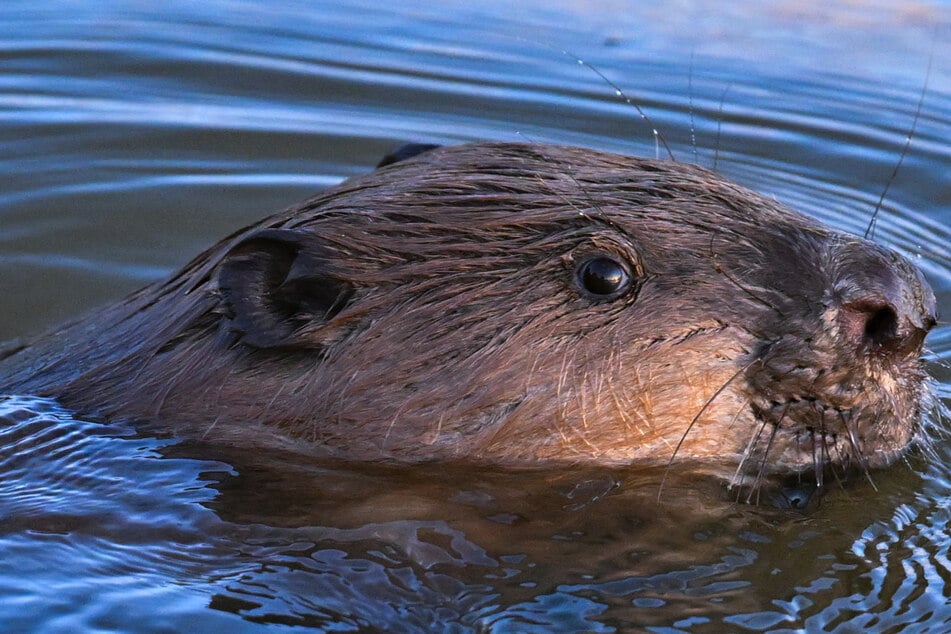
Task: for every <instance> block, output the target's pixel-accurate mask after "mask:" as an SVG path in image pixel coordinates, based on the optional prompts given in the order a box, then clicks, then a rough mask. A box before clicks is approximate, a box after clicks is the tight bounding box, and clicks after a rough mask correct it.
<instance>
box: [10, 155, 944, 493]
mask: <svg viewBox="0 0 951 634" xmlns="http://www.w3.org/2000/svg"><path fill="white" fill-rule="evenodd" d="M599 254H601V255H610V256H611V257H613V258H616V259H621V260H623V261H624V262H626V263H627V264H628V266H629V271H630V273H631V274H632V276H633V279H634V285H633V287H632V289H631V290H630V291H629V292H627V293H625V294H623V295H621V296H620V297H618V298H616V299H613V300H602V301H598V300H597V299H592V298H591V297H590V296H587V295H586V294H585V293H584V292H583V291H582V290H581V289H580V288H579V284H578V281H577V277H576V275H575V268H576V266H577V265H578V264H579V263H580V262H583V261H584V260H585V259H586V258H588V257H591V256H594V255H599ZM249 280H250V281H249ZM259 293H260V294H264V295H265V296H266V297H267V300H266V301H262V300H261V298H260V297H259V296H256V294H259ZM934 306H935V304H934V297H933V295H932V293H931V291H930V289H929V288H928V287H927V284H926V283H925V282H924V280H923V279H922V277H921V275H920V273H919V272H918V271H917V270H916V269H915V268H914V267H913V266H911V265H910V264H909V263H908V262H907V261H906V260H904V259H903V258H901V257H900V256H898V255H896V254H894V253H892V252H890V251H888V250H886V249H883V248H882V247H879V246H876V245H874V244H872V243H870V242H866V241H864V240H861V239H859V238H856V237H853V236H848V235H844V234H841V233H837V232H833V231H831V230H830V229H828V228H826V227H824V226H822V225H820V224H818V223H817V222H815V221H813V220H811V219H809V218H806V217H804V216H802V215H800V214H798V213H796V212H793V211H791V210H788V209H786V208H784V207H782V206H781V205H779V204H777V203H776V202H775V201H773V200H770V199H768V198H765V197H763V196H760V195H758V194H756V193H754V192H752V191H749V190H747V189H744V188H742V187H739V186H737V185H734V184H732V183H730V182H728V181H725V180H724V179H722V178H721V177H719V176H718V175H716V174H714V173H712V172H709V171H707V170H704V169H701V168H698V167H693V166H689V165H685V164H679V163H674V162H672V161H656V160H645V159H637V158H630V157H625V156H619V155H615V154H607V153H601V152H595V151H591V150H585V149H579V148H569V147H556V146H541V145H533V144H479V145H469V146H458V147H450V148H442V149H438V150H433V151H429V152H425V153H423V154H421V155H419V156H417V157H415V158H411V159H409V160H405V161H401V162H399V163H396V164H395V165H391V166H388V167H384V168H382V169H379V170H377V171H375V172H373V173H370V174H367V175H365V176H362V177H359V178H355V179H352V180H349V181H346V182H344V183H342V184H340V185H339V186H336V187H333V188H331V189H329V190H327V191H325V192H324V193H322V194H320V195H319V196H317V197H315V198H313V199H310V200H308V201H306V202H304V203H301V204H300V205H297V206H295V207H292V208H290V209H289V210H287V211H285V212H283V213H280V214H277V215H275V216H273V217H270V218H268V219H266V220H264V221H262V222H261V223H259V224H257V225H255V226H252V227H249V228H247V229H244V230H242V231H239V232H237V233H236V234H234V235H232V236H230V237H229V238H227V239H225V240H224V241H222V242H221V243H219V244H218V245H215V246H214V247H212V248H211V249H209V250H208V251H206V252H205V253H203V254H201V255H200V256H198V257H197V258H195V259H194V260H193V261H192V262H191V263H189V264H188V265H187V266H186V267H185V268H183V269H182V270H181V271H180V272H179V273H178V274H176V275H175V276H173V277H172V278H171V279H170V280H167V281H164V282H161V283H157V284H153V285H151V286H149V287H146V288H144V289H142V290H141V291H139V292H137V293H135V294H134V295H132V296H130V297H129V298H127V299H126V300H124V301H122V302H120V303H118V304H116V305H114V306H112V307H109V308H107V309H105V310H103V311H102V312H99V313H96V314H93V315H92V316H90V317H87V318H85V319H82V320H79V321H77V322H75V323H73V324H71V325H68V326H65V327H63V328H61V329H59V330H57V331H54V332H51V333H49V334H47V335H44V336H42V337H40V338H38V339H37V340H35V341H33V342H30V344H29V345H28V346H26V347H25V348H24V349H22V350H20V351H18V352H13V351H11V352H8V353H7V355H8V357H7V358H6V360H3V361H0V376H2V379H0V388H2V389H3V390H4V391H7V392H10V391H12V392H31V393H40V394H46V395H52V396H56V397H59V398H60V399H61V400H62V401H63V402H64V403H65V404H67V405H69V406H71V407H74V408H76V409H77V410H79V411H81V412H84V413H93V414H98V415H101V416H104V417H106V418H116V417H121V418H127V419H132V420H136V421H141V422H144V423H151V424H153V425H155V426H157V427H159V428H162V429H168V430H170V431H172V432H173V433H177V434H182V435H187V436H192V437H203V438H206V439H211V440H218V441H221V442H229V443H236V444H242V445H249V446H254V445H257V444H260V445H274V444H285V445H288V446H293V447H295V448H296V449H298V450H305V451H313V452H316V453H320V454H328V455H332V456H340V457H345V458H354V459H361V460H377V459H393V460H399V461H421V460H455V459H462V460H475V461H484V462H491V463H507V464H526V463H538V462H548V461H566V462H600V463H631V462H638V461H645V462H654V463H664V462H667V461H669V460H671V459H674V458H677V459H694V458H696V459H702V460H708V461H711V462H714V461H715V462H721V461H722V462H724V463H727V464H729V465H732V466H731V467H729V468H730V469H734V468H735V469H737V473H739V474H743V473H746V474H752V475H754V476H755V477H760V476H762V475H763V473H765V472H787V471H796V470H810V471H811V470H813V467H814V464H815V463H818V464H819V465H820V466H821V465H825V464H829V463H837V464H849V463H851V464H861V466H862V467H863V468H866V467H869V466H878V465H881V464H886V463H888V462H890V461H892V460H893V459H894V458H895V457H896V456H897V455H899V454H900V452H902V451H903V450H904V449H905V448H906V447H907V446H908V444H909V443H910V442H911V441H912V440H913V438H914V437H915V435H916V434H917V433H918V431H919V426H920V419H921V406H920V403H921V398H922V394H923V381H924V379H925V375H924V372H923V370H922V366H921V361H920V354H921V345H922V341H923V339H924V335H925V333H926V332H927V330H928V329H929V328H930V327H931V325H932V324H933V323H934V319H935V316H934V310H935V308H934ZM889 311H891V314H892V315H893V316H894V319H893V320H892V321H891V322H888V317H889ZM882 315H884V317H881V316H882ZM879 318H882V319H885V321H886V322H888V323H885V324H884V326H882V327H881V328H880V329H879V330H874V329H871V325H873V324H874V325H876V326H877V325H878V323H877V322H874V320H875V319H879Z"/></svg>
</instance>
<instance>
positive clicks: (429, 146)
mask: <svg viewBox="0 0 951 634" xmlns="http://www.w3.org/2000/svg"><path fill="white" fill-rule="evenodd" d="M438 147H441V146H439V145H435V144H433V143H406V144H405V145H401V146H399V147H398V148H396V149H395V150H393V151H392V152H390V153H389V154H387V155H386V156H384V157H383V158H381V159H380V162H379V163H377V164H376V166H377V168H380V167H386V166H387V165H392V164H393V163H399V162H400V161H405V160H406V159H410V158H413V157H414V156H418V155H419V154H422V153H423V152H428V151H430V150H435V149H436V148H438Z"/></svg>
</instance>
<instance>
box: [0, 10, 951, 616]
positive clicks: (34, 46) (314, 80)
mask: <svg viewBox="0 0 951 634" xmlns="http://www.w3.org/2000/svg"><path fill="white" fill-rule="evenodd" d="M639 4H643V3H611V2H608V3H600V4H599V5H598V7H597V8H596V9H592V8H589V7H588V6H587V5H585V4H583V3H572V2H544V3H542V2H523V3H517V4H516V3H511V2H507V3H501V2H499V3H494V2H487V3H471V2H468V3H462V2H451V1H450V2H444V3H440V4H439V5H438V7H437V5H431V4H430V3H423V2H419V3H412V2H410V3H398V4H394V5H393V6H385V7H380V6H378V5H377V4H376V3H366V4H364V3H361V2H358V1H354V2H337V3H332V4H330V3H319V2H306V3H305V2H293V1H287V0H284V1H278V2H271V3H259V4H257V3H248V2H238V1H236V0H235V1H219V2H214V1H212V2H203V3H189V2H165V3H161V4H156V3H143V2H134V1H132V0H127V1H125V2H97V3H72V2H66V1H65V0H53V1H51V2H44V3H26V2H6V3H4V4H3V6H2V7H0V68H2V70H3V72H2V74H0V183H2V186H0V296H2V297H3V298H4V301H3V308H2V310H0V340H3V339H8V338H13V337H18V336H23V335H27V334H29V333H31V332H35V331H37V330H40V329H42V328H43V327H47V326H51V325H53V324H55V323H57V322H59V321H61V320H62V319H64V318H68V317H70V316H73V315H76V314H78V313H80V312H82V311H85V310H90V309H92V308H94V307H95V306H98V305H101V304H102V303H104V302H106V301H108V300H110V299H115V298H118V297H120V296H122V295H123V294H124V293H125V292H128V291H130V290H133V289H134V288H137V287H138V286H140V285H142V284H143V283H145V282H146V281H150V280H153V279H156V278H160V277H162V276H163V275H166V274H169V273H171V272H172V271H173V270H174V269H175V268H176V267H177V266H179V265H180V264H182V263H183V262H184V261H185V260H186V259H187V258H188V257H189V256H191V255H193V254H194V253H196V252H197V251H199V250H200V249H201V248H203V247H204V246H207V245H208V244H210V243H211V242H213V241H215V240H217V239H218V238H220V237H221V236H223V235H225V234H226V233H228V232H230V231H232V230H234V229H236V228H238V227H240V226H243V225H244V224H247V223H249V222H251V221H253V220H255V219H258V218H260V217H262V216H263V215H265V214H266V213H269V212H271V211H274V210H277V209H279V208H282V207H284V206H286V205H288V204H290V203H293V202H295V201H297V200H299V199H301V198H303V197H305V196H307V195H309V194H311V193H313V192H314V191H315V190H317V189H320V188H322V187H325V186H326V185H328V184H331V183H334V182H337V181H339V180H340V179H342V178H344V177H346V176H349V175H353V174H358V173H361V172H363V171H366V170H367V169H369V167H370V166H371V165H373V164H374V163H375V162H376V161H377V160H378V159H379V157H380V156H382V155H383V154H384V153H385V152H386V151H388V150H389V149H391V148H392V147H393V146H395V145H397V144H399V143H402V142H405V141H417V142H435V143H456V142H463V141H470V140H479V139H493V140H513V141H518V140H534V141H545V142H559V143H572V144H579V145H585V146H589V147H594V148H600V149H607V150H612V151H619V152H624V153H628V154H640V155H647V156H653V155H654V154H655V153H657V152H660V153H661V154H663V149H660V150H658V148H657V147H656V145H655V140H654V137H653V135H652V134H651V128H652V127H654V128H656V129H658V130H659V131H661V133H662V134H663V136H664V138H665V140H666V141H667V143H669V145H670V146H671V149H672V151H673V153H674V154H675V156H676V157H677V158H678V159H679V160H690V161H697V162H699V163H701V164H704V165H708V166H709V165H713V164H714V163H716V166H717V169H718V170H719V171H721V172H722V173H724V174H725V175H727V176H728V177H730V178H733V179H734V180H737V181H740V182H742V183H744V184H746V185H749V186H751V187H753V188H755V189H758V190H760V191H763V192H765V193H767V194H770V195H772V196H775V197H776V198H778V199H780V200H782V201H783V202H786V203H788V204H790V205H792V206H794V207H797V208H798V209H800V210H802V211H805V212H807V213H810V214H812V215H815V216H817V217H819V218H821V219H822V220H824V221H826V222H828V223H830V224H832V225H834V226H837V227H839V228H843V229H846V230H849V231H853V232H857V233H861V232H863V231H864V230H865V227H866V225H867V224H868V221H869V218H870V215H871V210H872V209H874V207H875V205H876V203H877V201H878V198H879V196H880V194H881V192H882V191H883V189H884V187H885V184H886V182H888V180H889V176H890V174H891V172H892V170H893V168H894V166H895V163H896V161H897V160H898V157H899V155H900V153H901V149H902V146H903V144H904V142H905V137H906V135H907V133H908V132H909V130H910V128H911V125H912V121H913V118H914V114H915V110H916V107H917V103H918V99H919V96H920V93H921V91H922V88H923V87H924V86H925V81H926V75H928V73H927V69H928V67H929V60H930V65H931V72H930V75H928V78H927V82H928V83H927V90H926V91H925V98H924V103H923V106H922V110H921V114H920V119H919V121H918V126H917V130H916V131H915V134H914V139H913V141H912V144H911V146H910V149H909V151H908V155H907V158H906V159H905V162H904V165H903V166H902V168H901V170H900V172H899V174H898V177H897V178H896V179H895V180H894V181H893V182H892V184H891V187H890V189H889V192H888V195H887V197H886V199H885V202H884V204H883V207H882V211H881V214H880V218H879V222H878V224H877V227H876V239H877V240H878V241H880V242H882V243H884V244H887V245H889V246H890V247H892V248H895V249H897V250H899V251H902V252H903V253H905V254H906V255H908V256H909V257H911V258H913V259H914V260H915V261H916V262H917V263H918V264H919V266H921V268H922V269H923V270H924V271H925V272H926V274H927V275H928V277H929V279H930V281H931V283H932V285H933V286H934V288H935V290H936V292H937V294H938V297H939V305H940V309H941V313H942V315H944V316H945V317H944V318H945V319H947V315H949V314H951V255H949V252H948V246H947V245H948V244H949V242H951V190H949V189H948V187H947V172H948V166H949V164H951V148H949V146H948V144H947V141H946V139H947V133H948V126H949V122H951V49H949V45H948V44H947V42H949V41H951V37H949V35H951V7H949V6H948V5H947V4H942V3H915V4H898V3H885V2H881V3H877V2H866V3H863V4H861V5H856V4H855V3H843V4H839V3H836V2H831V3H830V2H823V3H818V2H816V3H812V2H806V3H803V2H798V3H795V4H788V3H782V2H775V3H767V4H762V5H758V6H757V8H753V7H751V6H749V5H748V4H745V5H742V6H741V7H740V6H738V7H737V8H735V9H733V8H729V7H726V8H724V7H721V6H720V5H713V4H707V3H702V2H690V1H683V2H676V3H665V4H662V5H659V6H652V7H646V6H644V7H641V6H637V5H639ZM632 5H634V6H632ZM563 49H564V50H570V51H571V52H572V55H574V56H579V57H581V58H582V59H584V60H585V61H586V62H589V63H591V64H593V65H595V66H596V67H597V68H598V69H600V70H601V71H602V72H604V73H605V74H606V75H607V76H608V77H609V78H610V79H611V80H612V81H614V82H616V83H617V84H618V85H619V86H621V87H622V88H623V90H624V91H625V93H626V94H627V95H629V96H630V97H631V98H632V100H634V101H636V102H637V103H638V104H639V105H640V106H641V107H642V108H643V109H644V110H645V111H646V112H647V113H648V115H649V117H650V123H647V122H644V121H642V120H641V119H640V117H639V116H638V114H637V113H636V112H635V111H634V109H633V108H631V107H630V106H628V105H626V104H624V103H623V101H621V100H619V99H617V97H616V96H615V95H614V90H613V88H611V87H610V86H609V85H607V84H606V83H605V81H603V80H602V79H601V78H600V77H598V76H597V75H596V74H595V73H593V72H591V71H590V70H589V69H587V68H586V67H584V66H583V65H579V64H578V63H577V61H576V60H575V59H574V57H573V56H571V55H565V54H563V53H562V52H561V50H563ZM693 139H696V143H695V144H694V143H693ZM929 345H930V353H929V355H930V356H929V358H930V359H931V371H932V374H933V375H934V376H935V377H936V391H937V393H938V395H939V396H940V397H941V398H943V399H945V400H947V399H949V398H951V369H949V365H951V364H949V362H951V328H949V326H947V325H942V326H940V327H939V328H938V329H937V330H936V331H935V332H933V333H932V335H931V336H930V337H929ZM0 423H2V424H0V435H2V438H0V448H2V449H0V626H2V627H0V629H2V630H3V631H5V632H6V631H11V632H16V631H44V632H74V631H89V630H94V629H99V630H105V631H137V632H160V631H234V632H237V631H252V632H254V631H260V630H263V629H265V626H268V627H267V628H266V629H268V631H275V630H282V629H287V630H294V631H300V630H301V627H302V626H304V627H312V628H315V629H324V630H327V631H358V630H373V629H378V630H385V631H433V630H436V631H440V630H443V631H454V630H455V631H473V630H475V631H479V630H486V631H498V632H507V631H513V632H531V631H538V632H558V631H593V632H609V631H618V630H622V631H623V630H629V629H632V628H655V629H654V631H663V632H673V631H697V632H703V631H724V630H728V631H729V630H753V631H757V630H783V629H788V630H796V629H806V630H808V631H821V630H828V631H836V630H838V631H855V630H859V629H865V630H871V631H895V630H898V629H900V628H901V627H909V626H910V627H911V628H912V629H914V631H928V630H929V629H930V630H931V631H935V632H943V631H946V630H948V629H949V628H951V604H949V597H951V590H949V579H951V562H949V559H948V556H949V555H948V545H949V541H951V539H949V537H948V535H949V527H948V526H949V518H948V510H947V509H948V508H949V500H948V497H949V492H951V484H949V483H951V474H949V471H948V467H947V466H946V465H947V464H951V460H949V458H951V455H949V454H951V443H948V442H946V441H939V442H938V444H937V446H936V454H937V455H936V456H934V457H933V458H932V459H930V460H929V459H924V458H922V457H920V456H914V457H912V458H910V459H909V460H908V461H907V462H906V463H904V464H900V465H898V466H896V468H894V469H891V470H889V471H888V472H886V473H882V474H876V478H875V485H876V489H873V488H872V486H871V485H870V484H869V483H864V482H859V483H855V484H853V485H850V486H848V487H846V488H844V489H841V490H835V491H833V492H832V493H830V494H829V495H828V496H826V497H825V498H824V499H823V500H822V503H821V505H819V506H818V507H817V508H810V509H808V510H806V511H805V512H794V511H782V510H775V509H770V508H767V509H753V508H750V507H745V506H735V505H731V504H729V501H728V499H725V497H724V495H723V493H722V492H721V491H719V490H717V489H716V487H715V486H712V485H709V484H704V483H702V482H697V481H691V480H690V479H689V478H686V477H685V478H684V479H683V480H680V479H675V480H671V481H668V482H667V483H666V484H665V493H664V494H663V496H662V500H661V502H660V503H658V502H657V501H656V499H655V498H656V493H657V485H658V483H659V481H660V479H661V478H662V477H663V474H659V473H649V472H640V471H638V472H626V471H621V472H617V471H604V470H591V469H587V470H564V471H560V472H557V473H553V472H550V471H541V472H521V473H519V472H495V473H479V472H473V471H471V470H466V469H461V468H460V469H455V468H453V469H447V468H436V467H434V468H417V469H384V468H382V467H379V468H366V467H364V468H357V467H353V466H347V465H332V464H313V463H307V462H300V461H299V460H297V459H295V458H293V457H290V456H282V455H262V454H260V453H258V452H255V453H252V454H247V453H242V452H237V451H231V452H223V451H220V452H215V453H212V452H211V451H210V450H208V449H207V448H201V447H196V446H191V445H189V444H187V443H181V442H177V441H175V440H174V439H166V438H156V437H152V436H146V435H142V434H141V433H139V432H136V431H135V430H134V429H132V428H129V427H121V426H113V425H109V426H106V425H101V424H98V423H95V422H92V421H85V420H82V419H77V418H75V417H73V416H71V415H70V413H69V412H68V411H64V410H63V409H62V408H60V407H59V406H58V405H57V404H56V403H52V402H49V401H45V400H42V399H32V398H27V397H25V396H22V395H21V396H17V397H14V398H7V399H5V400H3V401H2V402H0Z"/></svg>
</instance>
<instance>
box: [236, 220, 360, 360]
mask: <svg viewBox="0 0 951 634" xmlns="http://www.w3.org/2000/svg"><path fill="white" fill-rule="evenodd" d="M311 240H312V238H311ZM326 262H327V260H326V258H321V257H320V255H319V249H317V248H316V247H315V245H314V244H310V241H308V243H307V244H305V243H304V240H303V239H302V236H301V235H300V234H299V233H297V232H295V231H292V230H288V229H264V230H262V231H258V232H256V233H254V234H252V235H250V236H248V237H247V238H245V239H244V240H242V241H241V242H239V243H238V244H237V245H235V246H234V247H233V248H232V249H231V250H230V251H229V252H228V254H227V255H226V256H225V258H224V260H223V261H222V263H221V266H220V268H219V270H218V288H219V290H220V291H221V295H222V299H223V301H224V304H225V307H226V311H227V314H228V317H229V318H230V322H231V323H230V324H229V325H230V327H231V329H232V330H234V331H235V332H238V333H239V334H240V335H241V340H242V341H243V342H244V343H247V344H248V345H251V346H254V347H256V348H274V347H284V346H305V347H320V345H321V342H322V341H323V340H324V339H325V337H319V336H316V332H315V331H316V330H317V329H318V328H319V326H320V325H321V324H323V323H324V322H326V321H327V320H329V319H331V318H332V317H333V316H334V315H336V314H337V313H339V312H340V311H341V310H342V309H343V308H344V306H346V305H347V302H348V301H349V300H350V297H351V296H352V295H353V287H352V286H351V285H350V284H348V283H346V282H344V281H342V280H340V279H337V278H335V277H333V276H331V275H329V274H328V273H329V271H328V270H327V269H328V267H327V265H326Z"/></svg>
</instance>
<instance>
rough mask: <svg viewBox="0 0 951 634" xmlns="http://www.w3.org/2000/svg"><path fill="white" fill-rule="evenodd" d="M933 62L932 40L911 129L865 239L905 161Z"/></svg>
mask: <svg viewBox="0 0 951 634" xmlns="http://www.w3.org/2000/svg"><path fill="white" fill-rule="evenodd" d="M933 62H934V42H933V41H932V50H931V55H929V56H928V69H927V70H926V71H925V83H924V85H923V86H922V87H921V94H920V95H919V96H918V106H917V108H915V118H914V119H912V122H911V129H910V130H909V131H908V134H907V135H906V136H905V145H904V146H903V147H902V149H901V154H900V155H899V156H898V162H896V163H895V168H894V169H893V170H892V175H891V176H889V177H888V181H887V182H886V183H885V189H883V190H882V195H881V196H879V197H878V203H876V205H875V211H873V212H872V218H871V219H870V220H869V222H868V227H866V228H865V234H864V235H863V236H862V237H863V238H865V239H866V240H868V239H870V238H874V237H875V223H876V221H877V220H878V212H879V211H881V209H882V203H884V202H885V196H886V195H888V190H889V189H890V188H891V186H892V183H893V182H894V181H895V177H896V176H898V170H899V169H901V166H902V163H904V162H905V157H906V156H907V155H908V148H909V147H911V140H912V139H913V138H914V136H915V131H916V130H917V128H918V120H919V119H920V118H921V110H922V105H923V104H924V102H925V95H926V94H927V93H928V83H929V82H930V81H931V65H932V63H933Z"/></svg>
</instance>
